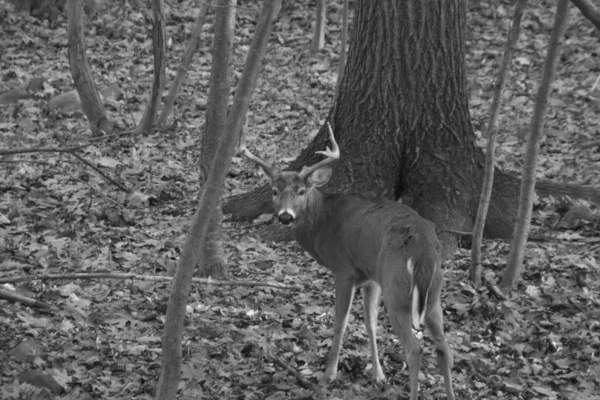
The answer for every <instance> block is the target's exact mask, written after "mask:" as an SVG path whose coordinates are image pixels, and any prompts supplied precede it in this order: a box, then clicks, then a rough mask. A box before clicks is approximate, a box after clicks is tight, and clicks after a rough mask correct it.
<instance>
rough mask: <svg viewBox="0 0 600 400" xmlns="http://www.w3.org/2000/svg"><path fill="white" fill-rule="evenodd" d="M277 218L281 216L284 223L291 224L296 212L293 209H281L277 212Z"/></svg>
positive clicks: (280, 219)
mask: <svg viewBox="0 0 600 400" xmlns="http://www.w3.org/2000/svg"><path fill="white" fill-rule="evenodd" d="M277 218H279V222H281V223H282V224H283V225H289V224H291V223H292V222H294V219H296V214H295V213H294V212H293V211H292V210H281V211H280V212H279V214H277Z"/></svg>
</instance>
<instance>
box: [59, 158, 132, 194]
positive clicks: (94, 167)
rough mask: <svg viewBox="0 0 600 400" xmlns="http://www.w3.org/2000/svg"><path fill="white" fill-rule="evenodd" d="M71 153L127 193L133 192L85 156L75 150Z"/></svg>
mask: <svg viewBox="0 0 600 400" xmlns="http://www.w3.org/2000/svg"><path fill="white" fill-rule="evenodd" d="M69 154H71V155H72V156H73V157H75V158H76V159H78V160H79V161H81V162H82V163H84V164H85V165H87V166H88V167H90V168H91V169H93V170H94V171H96V172H97V173H98V175H100V176H101V177H103V178H104V179H106V180H107V181H109V182H110V183H112V184H113V185H115V186H116V187H118V188H119V189H121V191H123V192H125V193H131V191H130V190H129V189H127V188H126V187H125V186H123V185H121V184H120V183H119V182H117V181H116V180H114V179H113V178H111V177H110V176H108V175H107V174H105V173H104V172H102V171H101V170H100V168H98V167H96V166H95V165H94V164H92V163H91V162H89V161H88V160H86V159H85V158H83V157H81V156H80V155H79V154H77V153H75V152H70V153H69Z"/></svg>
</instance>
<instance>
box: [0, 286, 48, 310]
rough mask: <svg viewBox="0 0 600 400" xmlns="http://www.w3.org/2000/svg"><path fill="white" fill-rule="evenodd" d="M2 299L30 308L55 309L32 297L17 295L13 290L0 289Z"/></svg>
mask: <svg viewBox="0 0 600 400" xmlns="http://www.w3.org/2000/svg"><path fill="white" fill-rule="evenodd" d="M0 299H6V300H9V301H13V302H16V303H22V304H25V305H26V306H30V307H36V308H43V309H47V310H51V309H53V307H52V306H51V305H50V304H48V303H44V302H43V301H39V300H36V299H32V298H31V297H27V296H23V295H21V294H18V293H15V292H14V291H12V290H4V289H0Z"/></svg>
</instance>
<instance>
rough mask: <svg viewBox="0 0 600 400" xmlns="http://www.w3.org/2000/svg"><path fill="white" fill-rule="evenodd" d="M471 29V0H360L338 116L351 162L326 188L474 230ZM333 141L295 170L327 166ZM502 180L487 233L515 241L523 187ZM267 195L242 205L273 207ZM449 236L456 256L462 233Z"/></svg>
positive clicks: (477, 159)
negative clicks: (326, 151) (321, 162)
mask: <svg viewBox="0 0 600 400" xmlns="http://www.w3.org/2000/svg"><path fill="white" fill-rule="evenodd" d="M464 28H465V9H464V2H462V1H443V2H421V1H416V0H412V1H405V2H396V1H376V2H373V1H367V0H359V1H357V3H356V14H355V18H354V29H353V33H352V38H351V40H350V49H349V54H348V62H347V64H346V69H345V72H344V76H343V78H342V81H341V83H340V88H339V94H338V98H337V101H336V106H335V107H334V109H333V110H332V113H331V115H330V118H329V119H330V121H331V123H332V125H333V127H334V130H335V131H336V136H337V137H338V138H339V140H338V142H339V144H340V148H341V152H342V157H341V160H340V162H339V163H338V165H337V166H336V167H335V174H334V179H333V180H332V183H331V184H330V185H329V186H328V188H327V190H330V191H343V192H347V191H353V192H359V193H369V194H370V195H374V196H382V197H387V198H391V199H398V198H401V199H402V201H403V202H404V203H406V204H408V205H410V206H411V207H413V208H415V209H416V210H417V211H418V212H419V213H420V214H421V215H422V216H423V217H425V218H427V219H430V220H432V221H433V222H435V223H436V226H437V229H438V231H447V230H460V231H469V230H470V228H471V226H472V223H473V219H474V210H476V208H477V202H478V197H479V190H480V189H479V188H480V184H481V174H482V167H483V161H484V157H483V152H482V151H481V149H479V148H477V147H476V146H475V144H474V134H473V130H472V127H471V123H470V119H469V111H468V104H467V93H466V84H465V67H464V53H465V48H464V43H465V40H464ZM326 137H327V132H326V129H322V130H321V132H319V134H318V135H317V137H316V138H315V139H314V140H313V142H312V143H310V144H309V146H308V147H307V148H306V149H305V150H304V151H303V152H302V153H301V154H300V156H299V157H298V158H297V159H296V160H295V161H294V162H293V163H292V165H291V166H290V167H291V168H290V169H299V168H300V167H301V166H302V165H306V164H312V163H314V162H315V161H316V160H318V158H319V156H316V155H315V154H314V153H315V151H317V150H321V149H323V148H324V147H325V139H326ZM498 175H499V176H498V179H497V182H496V186H495V188H496V189H495V190H494V193H493V195H492V197H493V199H494V202H493V203H492V205H491V207H490V211H489V214H488V219H487V221H488V224H487V229H486V236H491V237H507V236H509V235H510V234H511V232H512V223H513V219H514V199H515V198H516V196H517V193H518V192H517V190H518V187H517V185H516V182H515V180H514V179H513V178H510V177H508V176H504V175H503V174H502V173H499V174H498ZM497 188H501V189H500V190H498V189H497ZM264 192H266V191H265V189H261V193H254V194H252V195H250V196H247V197H244V198H243V199H241V201H243V202H245V203H246V205H248V204H250V203H251V202H252V203H253V204H254V205H259V206H260V208H261V211H263V210H268V209H270V205H269V200H268V197H269V195H268V194H266V196H264V197H263V194H262V193H264ZM238 204H239V203H238ZM235 206H236V204H235V203H230V204H228V206H227V207H226V209H225V210H226V211H231V210H232V209H233V207H235ZM441 236H442V237H443V238H444V241H445V242H446V243H447V244H448V246H447V250H448V251H450V250H451V249H452V248H453V246H454V244H455V235H453V234H449V233H442V234H441Z"/></svg>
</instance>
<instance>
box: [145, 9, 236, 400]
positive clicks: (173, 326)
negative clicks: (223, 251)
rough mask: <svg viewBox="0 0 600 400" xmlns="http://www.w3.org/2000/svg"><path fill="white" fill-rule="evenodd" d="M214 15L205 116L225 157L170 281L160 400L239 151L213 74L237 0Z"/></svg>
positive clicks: (174, 371)
mask: <svg viewBox="0 0 600 400" xmlns="http://www.w3.org/2000/svg"><path fill="white" fill-rule="evenodd" d="M217 3H218V6H219V7H218V8H217V11H216V15H215V36H214V42H213V66H212V71H211V72H212V75H213V76H212V79H211V82H210V87H209V91H208V100H209V101H208V102H209V104H213V105H214V107H212V108H210V109H209V110H207V114H208V113H209V112H211V113H212V114H211V115H207V120H211V121H212V122H211V123H210V124H209V127H210V129H212V130H211V131H207V132H206V133H205V135H206V136H215V137H218V138H221V142H220V143H219V147H218V149H217V150H218V151H219V153H220V154H221V157H218V158H217V157H215V158H213V162H212V164H211V165H210V168H209V169H208V171H207V175H206V181H205V182H204V185H203V187H202V191H201V192H200V198H199V200H198V208H197V210H196V213H195V214H194V220H193V223H192V226H191V229H190V232H189V233H188V235H187V238H186V241H185V245H184V246H183V251H182V253H181V258H180V259H179V265H178V266H177V272H176V273H175V278H174V279H173V283H172V285H171V292H170V294H169V303H168V306H167V316H166V323H165V331H164V333H163V342H162V357H163V359H162V370H161V374H160V378H159V381H158V387H157V390H156V399H157V400H171V399H174V398H176V395H177V389H178V386H179V377H180V372H181V360H182V352H181V338H182V336H183V322H184V317H185V314H186V313H185V310H186V305H187V298H188V294H189V291H190V286H191V283H192V276H193V274H194V268H195V266H196V264H197V263H198V264H199V265H200V268H202V267H203V266H204V256H205V255H204V251H203V250H204V241H205V239H206V235H207V233H208V225H209V221H210V219H211V216H212V211H213V210H214V209H215V207H216V206H217V205H218V203H219V197H220V194H221V190H222V187H223V181H224V180H225V176H226V175H227V170H228V169H229V164H230V163H231V158H232V156H233V153H234V151H235V144H236V142H237V138H236V135H235V133H234V132H231V131H230V130H228V129H227V104H228V101H229V87H230V81H229V75H228V74H226V75H222V74H217V76H218V77H219V79H223V80H224V81H223V82H221V81H217V80H216V76H215V72H220V71H222V70H225V71H227V69H228V66H229V65H230V64H231V59H230V57H229V56H230V54H231V44H232V42H233V28H234V21H235V5H236V1H235V0H219V1H218V2H217Z"/></svg>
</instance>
